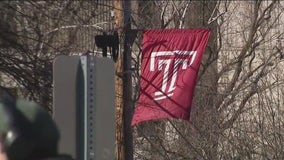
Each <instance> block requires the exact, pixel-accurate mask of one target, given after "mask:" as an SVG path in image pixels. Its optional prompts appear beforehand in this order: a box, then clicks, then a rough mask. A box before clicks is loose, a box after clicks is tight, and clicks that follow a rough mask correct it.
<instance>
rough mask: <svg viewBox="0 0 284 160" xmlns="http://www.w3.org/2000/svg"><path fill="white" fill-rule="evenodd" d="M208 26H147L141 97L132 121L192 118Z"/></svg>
mask: <svg viewBox="0 0 284 160" xmlns="http://www.w3.org/2000/svg"><path fill="white" fill-rule="evenodd" d="M209 35H210V30H209V29H190V30H189V29H185V30H183V29H170V30H146V31H144V33H143V43H142V66H141V83H140V97H139V99H138V102H137V104H136V108H135V113H134V117H133V119H132V125H135V124H137V123H140V122H143V121H147V120H155V119H162V118H180V119H184V120H188V119H189V115H190V109H191V103H192V98H193V92H194V88H195V83H196V77H197V73H198V69H199V66H200V63H201V59H202V55H203V52H204V50H205V47H206V44H207V41H208V39H209Z"/></svg>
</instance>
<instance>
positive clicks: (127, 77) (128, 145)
mask: <svg viewBox="0 0 284 160" xmlns="http://www.w3.org/2000/svg"><path fill="white" fill-rule="evenodd" d="M123 2H124V6H123V7H124V8H123V11H124V44H123V49H124V50H123V62H124V63H123V68H124V73H125V74H124V79H123V99H124V107H123V116H122V118H123V126H124V127H123V135H124V147H125V151H124V154H125V160H133V136H132V128H131V120H132V114H133V103H132V78H131V50H130V47H131V42H130V36H131V35H130V31H131V16H130V6H131V4H130V2H131V1H130V0H124V1H123Z"/></svg>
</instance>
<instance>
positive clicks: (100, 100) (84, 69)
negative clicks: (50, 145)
mask: <svg viewBox="0 0 284 160" xmlns="http://www.w3.org/2000/svg"><path fill="white" fill-rule="evenodd" d="M53 73H54V74H53V83H54V97H53V99H54V100H53V106H54V112H53V116H54V119H55V122H56V124H57V126H58V128H59V130H60V133H61V138H60V143H59V151H60V153H66V154H70V155H72V156H73V158H75V159H77V160H113V159H115V158H114V157H115V156H114V155H115V88H114V74H115V70H114V62H113V61H112V60H111V59H107V58H99V57H95V56H59V57H57V58H56V59H55V61H54V66H53Z"/></svg>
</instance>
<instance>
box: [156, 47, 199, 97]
mask: <svg viewBox="0 0 284 160" xmlns="http://www.w3.org/2000/svg"><path fill="white" fill-rule="evenodd" d="M196 53H197V52H196V51H179V50H176V51H161V52H152V53H151V59H150V71H152V72H153V71H155V69H156V68H155V58H156V57H162V56H172V55H175V54H177V55H182V56H181V58H176V59H171V58H170V59H158V70H159V71H161V70H162V69H163V65H165V67H164V75H163V82H162V87H161V89H160V90H159V91H156V92H155V93H154V95H155V97H154V100H162V99H165V98H167V97H171V96H173V94H174V90H175V88H176V86H175V85H176V84H175V83H176V79H177V72H178V66H179V65H182V66H181V69H182V70H185V69H187V68H188V66H191V65H192V64H193V62H194V60H195V57H196ZM190 56H192V57H191V60H190V63H189V64H188V57H190ZM172 60H174V63H173V65H171V61H172ZM170 67H174V68H173V73H171V74H172V78H171V81H170V85H169V86H168V79H169V70H170ZM167 87H168V90H166V89H167Z"/></svg>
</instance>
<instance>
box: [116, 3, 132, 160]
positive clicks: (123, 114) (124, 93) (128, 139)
mask: <svg viewBox="0 0 284 160" xmlns="http://www.w3.org/2000/svg"><path fill="white" fill-rule="evenodd" d="M129 7H130V1H128V0H114V23H115V29H117V30H118V33H119V37H120V42H123V51H122V54H119V56H118V60H117V62H116V73H117V76H116V82H115V89H116V109H117V113H116V120H117V122H116V124H117V126H116V129H117V130H116V141H117V150H116V151H117V159H118V160H133V144H132V143H133V142H132V130H131V126H130V124H131V119H132V110H133V107H132V103H131V99H132V98H131V97H132V93H131V88H132V82H131V74H130V72H129V71H130V67H131V66H130V63H131V53H130V46H129V42H128V37H129V35H128V31H129V30H130V12H129ZM120 53H121V50H120Z"/></svg>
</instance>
